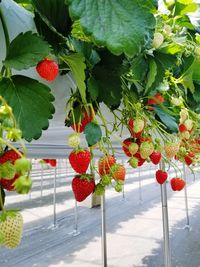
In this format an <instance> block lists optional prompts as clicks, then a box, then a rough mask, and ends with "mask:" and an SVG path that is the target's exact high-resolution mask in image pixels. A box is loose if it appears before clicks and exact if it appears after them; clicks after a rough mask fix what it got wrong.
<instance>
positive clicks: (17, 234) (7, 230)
mask: <svg viewBox="0 0 200 267" xmlns="http://www.w3.org/2000/svg"><path fill="white" fill-rule="evenodd" d="M22 230H23V218H22V215H21V214H20V213H19V212H11V211H7V212H6V213H5V212H3V213H2V214H1V216H0V233H1V235H2V237H3V246H5V247H6V248H16V247H17V246H19V244H20V242H21V238H22Z"/></svg>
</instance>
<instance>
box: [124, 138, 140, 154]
mask: <svg viewBox="0 0 200 267" xmlns="http://www.w3.org/2000/svg"><path fill="white" fill-rule="evenodd" d="M138 148H139V147H138V144H137V143H134V139H133V138H127V139H125V140H124V141H123V145H122V149H123V151H124V153H125V154H126V155H127V156H128V157H131V156H133V155H134V154H136V153H137V151H138Z"/></svg>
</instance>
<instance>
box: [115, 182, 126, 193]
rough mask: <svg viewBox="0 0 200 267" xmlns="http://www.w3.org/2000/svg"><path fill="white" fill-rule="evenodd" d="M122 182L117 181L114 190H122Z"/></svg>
mask: <svg viewBox="0 0 200 267" xmlns="http://www.w3.org/2000/svg"><path fill="white" fill-rule="evenodd" d="M123 185H124V183H123V182H122V181H117V182H116V184H115V186H114V189H115V191H116V192H122V190H123Z"/></svg>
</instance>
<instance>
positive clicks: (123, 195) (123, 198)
mask: <svg viewBox="0 0 200 267" xmlns="http://www.w3.org/2000/svg"><path fill="white" fill-rule="evenodd" d="M122 164H123V166H124V160H123V161H122ZM124 187H125V180H124V184H123V187H122V200H125V190H124Z"/></svg>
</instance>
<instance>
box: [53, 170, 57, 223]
mask: <svg viewBox="0 0 200 267" xmlns="http://www.w3.org/2000/svg"><path fill="white" fill-rule="evenodd" d="M56 178H57V169H56V167H54V191H53V226H54V227H56Z"/></svg>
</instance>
